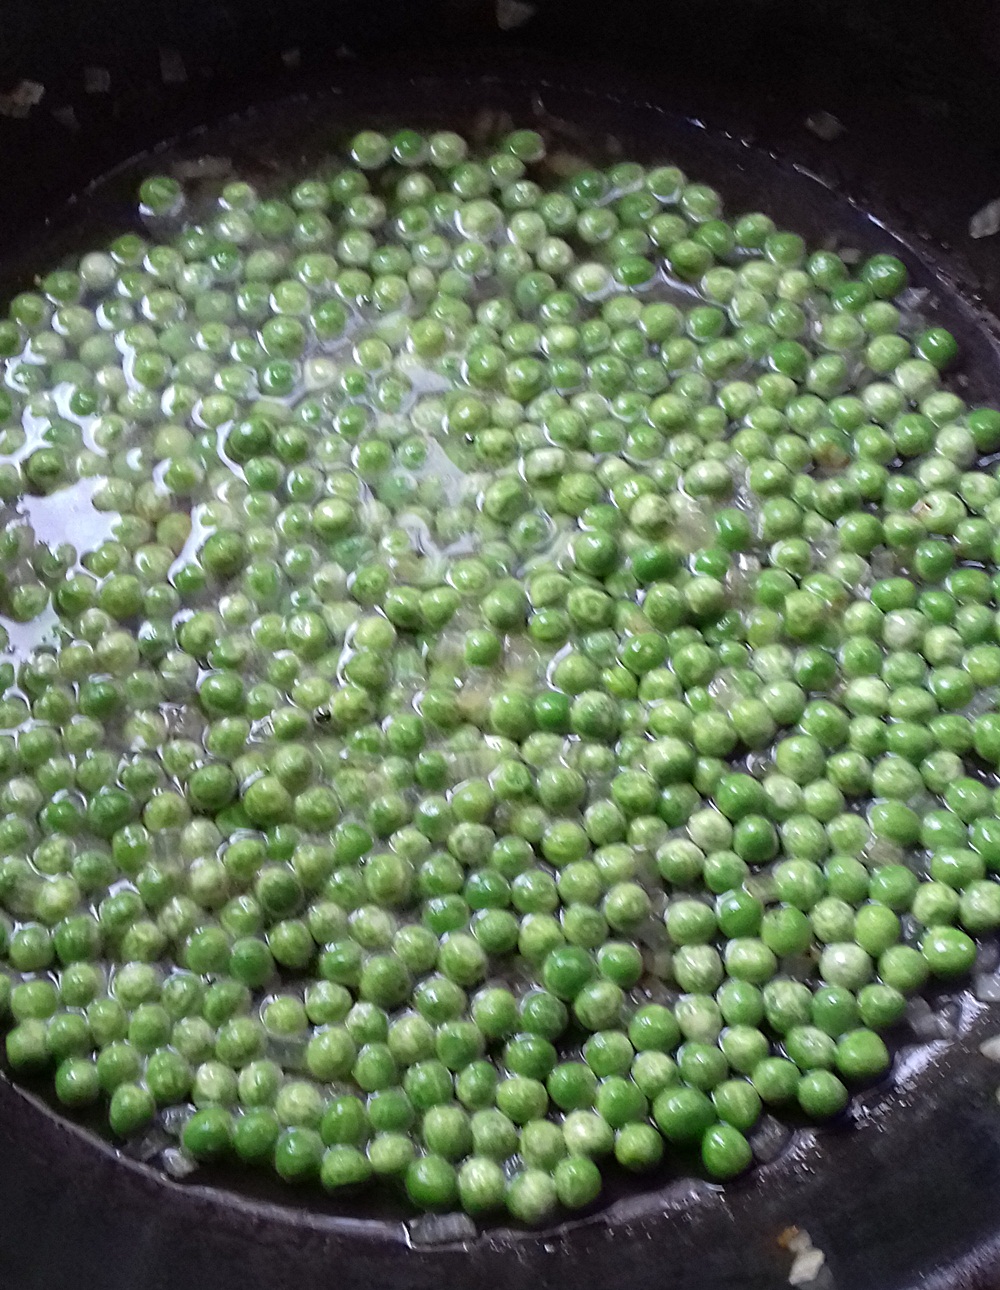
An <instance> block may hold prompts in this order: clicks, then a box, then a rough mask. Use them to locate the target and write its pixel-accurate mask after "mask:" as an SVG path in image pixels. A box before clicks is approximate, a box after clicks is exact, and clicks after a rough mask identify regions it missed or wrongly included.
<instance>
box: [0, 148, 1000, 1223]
mask: <svg viewBox="0 0 1000 1290" xmlns="http://www.w3.org/2000/svg"><path fill="white" fill-rule="evenodd" d="M140 202H141V211H142V213H143V215H144V217H145V218H146V220H147V221H148V225H149V227H150V229H151V230H152V231H153V233H154V234H155V235H156V236H157V237H158V238H159V240H158V241H156V242H150V241H149V240H148V239H147V238H146V237H143V236H140V235H138V234H136V233H129V234H125V235H123V236H122V237H119V238H118V239H116V240H115V241H114V242H113V243H112V244H111V246H110V247H109V249H108V250H107V251H98V252H93V253H90V254H87V255H84V256H83V257H82V258H81V259H80V260H79V263H78V264H77V265H76V266H75V267H74V268H71V269H63V270H57V271H55V272H53V273H51V274H49V275H48V276H47V277H46V278H44V279H43V280H42V281H41V282H40V283H39V289H38V291H37V292H30V293H25V294H23V295H21V296H18V297H16V298H15V299H14V300H13V301H12V303H11V307H10V310H9V316H8V319H7V321H5V322H0V359H2V362H3V368H2V370H3V383H2V384H0V455H2V461H0V500H2V501H3V502H4V504H5V505H6V507H7V508H8V509H7V522H6V524H5V526H4V528H3V531H2V533H0V550H2V552H3V561H2V567H3V573H4V577H3V581H2V584H0V597H2V606H3V611H4V613H5V615H6V616H7V619H8V623H9V625H10V640H9V641H4V644H5V645H8V644H9V645H10V649H9V651H8V654H7V657H6V660H5V661H4V662H3V663H2V664H0V682H2V685H3V697H2V698H0V727H2V729H3V730H4V731H5V732H7V733H4V734H2V735H0V780H2V787H0V855H2V858H0V904H2V906H3V909H4V910H5V911H6V915H5V919H4V922H3V925H2V930H0V939H2V948H3V951H4V957H5V960H6V963H7V969H8V970H7V972H6V973H4V974H2V975H0V1002H2V1004H3V1007H4V1010H5V1011H6V1012H7V1013H9V1016H10V1019H11V1022H12V1028H11V1029H10V1031H9V1033H8V1037H7V1057H8V1061H9V1063H10V1064H11V1066H12V1067H13V1068H14V1069H15V1070H18V1071H23V1072H31V1071H33V1070H43V1069H46V1068H51V1067H54V1068H55V1089H56V1095H57V1097H58V1098H59V1099H60V1101H61V1102H63V1103H64V1104H65V1105H67V1106H70V1107H85V1106H88V1105H90V1104H93V1103H95V1102H99V1101H103V1100H104V1099H107V1100H108V1105H109V1112H108V1113H109V1119H110V1124H111V1128H112V1130H113V1132H114V1133H115V1134H116V1135H118V1136H119V1137H122V1138H130V1137H132V1136H134V1135H136V1134H140V1133H142V1132H143V1130H144V1129H145V1128H146V1127H147V1126H148V1125H150V1124H151V1123H152V1122H153V1121H154V1119H155V1117H156V1116H157V1115H158V1114H161V1113H162V1112H163V1111H164V1109H166V1108H171V1107H174V1106H181V1107H185V1108H187V1114H186V1116H185V1119H184V1124H183V1129H182V1131H181V1144H182V1147H183V1149H184V1151H185V1152H187V1153H188V1154H189V1155H191V1156H192V1157H194V1158H195V1159H196V1160H210V1159H227V1158H232V1157H236V1158H237V1159H239V1160H242V1161H245V1162H249V1163H255V1164H269V1165H273V1166H274V1168H276V1169H277V1171H278V1173H279V1175H280V1176H281V1177H283V1178H285V1179H287V1180H289V1181H303V1182H305V1181H310V1180H314V1179H316V1178H318V1179H319V1180H320V1182H321V1183H322V1184H323V1185H324V1186H325V1187H327V1188H328V1189H330V1190H332V1191H337V1190H340V1189H343V1188H353V1187H356V1186H359V1185H360V1184H363V1183H365V1182H367V1181H368V1180H370V1179H372V1178H381V1179H384V1180H388V1181H394V1182H397V1183H399V1184H400V1185H401V1186H402V1188H403V1189H404V1191H405V1193H406V1195H407V1196H408V1197H409V1199H410V1200H411V1201H412V1202H413V1204H415V1205H416V1206H418V1207H420V1208H427V1209H447V1208H453V1207H455V1206H461V1207H462V1208H464V1209H465V1210H467V1211H468V1212H469V1213H472V1214H485V1213H489V1212H490V1211H493V1210H497V1209H503V1208H506V1209H507V1210H508V1211H509V1212H510V1213H511V1214H512V1215H513V1216H514V1217H516V1218H518V1219H520V1220H522V1221H526V1222H532V1223H537V1222H542V1221H544V1220H545V1219H546V1218H548V1217H549V1216H550V1215H551V1214H552V1212H553V1211H554V1210H555V1208H556V1207H557V1206H558V1205H562V1206H565V1207H568V1208H579V1207H583V1206H587V1205H589V1204H591V1203H592V1202H593V1201H594V1200H595V1199H596V1197H597V1196H598V1194H599V1191H600V1187H601V1168H600V1163H599V1162H601V1161H602V1160H604V1159H605V1158H613V1159H614V1160H616V1161H617V1163H618V1165H620V1166H621V1167H623V1168H624V1169H626V1170H630V1171H636V1172H642V1171H645V1170H649V1169H653V1168H655V1167H657V1166H658V1165H659V1164H660V1161H661V1159H662V1157H663V1155H664V1147H665V1144H670V1145H671V1146H673V1147H674V1148H675V1149H676V1151H677V1152H678V1153H679V1155H678V1159H679V1160H681V1161H683V1162H685V1167H686V1162H687V1161H689V1160H690V1155H689V1154H685V1153H689V1152H691V1151H692V1150H693V1151H695V1152H697V1153H700V1158H701V1162H702V1164H703V1166H704V1168H705V1169H706V1170H707V1172H708V1173H709V1175H710V1176H712V1177H715V1178H720V1179H722V1178H728V1177H732V1176H734V1175H736V1174H738V1173H740V1172H742V1170H744V1169H745V1168H746V1167H747V1166H748V1165H749V1164H750V1162H751V1159H752V1148H751V1145H750V1137H751V1135H752V1131H753V1128H754V1125H755V1124H756V1122H757V1120H758V1118H759V1116H760V1114H761V1111H762V1109H763V1108H764V1107H767V1108H775V1109H776V1110H779V1111H780V1110H781V1109H782V1108H792V1109H793V1111H794V1112H795V1113H796V1114H797V1113H804V1114H805V1115H806V1116H808V1117H810V1118H813V1119H820V1120H822V1119H827V1118H830V1117H832V1116H835V1115H837V1114H839V1113H840V1112H841V1111H843V1109H844V1107H845V1106H846V1105H847V1102H848V1098H849V1087H850V1086H851V1085H852V1084H854V1083H858V1082H862V1083H863V1082H865V1081H868V1080H871V1079H873V1078H876V1077H878V1076H879V1075H881V1074H882V1073H883V1072H884V1071H885V1070H886V1069H887V1068H888V1066H889V1062H890V1055H889V1050H888V1049H887V1047H886V1044H885V1042H884V1040H883V1039H882V1038H881V1037H880V1035H881V1032H884V1031H887V1030H889V1031H891V1030H892V1028H893V1027H895V1026H897V1025H899V1024H900V1023H901V1022H902V1021H903V1020H904V1017H905V1012H906V1005H907V998H908V997H909V996H911V995H913V994H914V993H915V992H918V991H920V990H921V989H922V988H923V987H924V985H925V983H926V982H927V981H928V979H929V978H931V977H937V978H943V979H946V980H947V979H953V978H956V977H960V976H961V975H962V974H964V973H966V972H967V971H968V970H969V969H970V967H971V966H972V965H973V962H974V959H975V954H976V945H975V940H974V938H975V937H976V936H977V935H981V934H987V933H990V932H992V931H994V930H995V929H996V928H997V927H998V926H1000V884H998V883H997V881H996V877H995V875H996V873H997V872H998V871H1000V825H998V824H997V821H996V817H997V814H998V810H997V808H998V805H1000V803H998V801H997V798H996V789H995V779H996V771H997V768H998V767H1000V718H998V717H997V716H996V714H995V712H994V711H993V708H994V706H995V704H994V703H993V701H992V696H993V695H994V694H995V693H996V687H997V686H998V685H1000V644H998V641H1000V631H998V622H1000V619H998V614H997V606H998V600H997V597H998V594H1000V582H998V575H997V574H996V572H995V570H996V560H997V548H996V540H995V538H994V533H995V531H996V525H997V522H998V520H1000V478H998V476H997V474H996V472H995V471H994V470H993V469H991V468H990V467H989V466H985V467H984V466H981V465H980V463H981V462H982V461H983V460H984V459H985V460H987V461H989V460H990V458H991V457H992V455H993V454H995V453H996V452H997V451H998V450H1000V414H998V413H996V412H994V411H992V410H990V409H984V408H979V409H969V408H968V407H966V405H965V404H964V403H963V401H962V400H961V399H960V398H959V397H958V396H957V395H955V394H953V393H951V392H949V391H947V390H945V389H943V388H942V387H941V384H940V375H939V373H940V371H941V370H943V369H944V368H946V367H947V366H948V365H949V364H950V363H951V362H952V361H953V359H954V358H955V354H956V346H955V342H954V340H953V338H952V337H951V336H950V335H949V334H948V333H947V332H946V331H944V330H943V329H941V328H930V329H927V328H924V327H922V326H921V325H919V324H918V323H917V322H915V321H914V319H913V317H912V315H911V313H910V312H909V311H908V310H907V309H906V308H904V307H901V306H900V305H897V304H894V303H893V300H894V299H896V298H897V297H899V296H900V294H901V293H903V292H904V290H905V287H906V271H905V268H904V267H903V265H902V264H901V263H900V262H899V261H898V260H896V259H895V258H894V257H891V256H887V255H876V256H874V257H872V258H871V259H869V260H867V261H865V262H864V263H863V264H862V265H861V267H860V270H859V271H858V272H856V273H852V272H851V270H850V268H849V266H848V265H847V263H846V262H845V261H844V259H842V258H841V257H840V256H838V255H837V254H835V253H833V252H827V251H818V252H814V253H812V254H808V253H807V249H806V247H805V245H804V243H803V242H802V239H801V238H799V237H797V236H796V235H794V234H791V233H785V232H782V231H779V230H778V229H777V228H776V227H775V225H774V224H773V222H772V221H771V220H770V219H769V218H768V217H767V216H764V215H762V214H751V215H746V216H743V217H742V218H740V219H738V220H736V221H735V222H734V223H729V222H727V221H726V220H724V219H723V218H722V214H721V203H720V201H719V198H718V195H717V194H716V193H715V192H714V191H712V190H711V189H709V188H706V187H705V186H703V185H699V184H693V183H689V182H688V181H687V179H686V177H685V176H684V175H682V174H681V172H680V171H678V170H676V169H675V168H673V167H657V168H652V169H647V168H644V167H642V166H639V165H636V164H633V163H619V164H617V165H614V166H612V167H610V168H609V169H607V170H600V169H595V168H592V167H588V166H585V165H584V164H583V163H581V165H580V167H579V170H578V172H577V173H575V174H573V175H572V176H571V177H570V178H569V179H565V180H559V179H557V178H556V177H555V176H554V175H553V174H552V173H550V172H549V171H548V169H547V166H546V160H545V148H544V142H543V140H542V139H541V137H540V136H539V135H538V134H536V133H534V132H532V131H517V132H515V133H513V134H511V135H509V136H508V137H506V138H505V139H504V140H503V141H502V143H501V145H500V146H498V148H497V149H496V151H494V152H493V153H490V154H486V155H484V156H482V157H479V158H476V157H473V156H471V155H470V153H469V150H468V147H467V145H466V143H465V141H464V140H463V139H461V138H460V137H459V136H458V135H455V134H453V133H451V132H439V133H437V134H434V135H431V136H429V137H424V136H422V135H419V134H417V133H415V132H413V131H408V130H404V131H400V132H399V133H397V134H396V135H393V136H391V137H387V136H384V135H382V134H380V133H377V132H372V131H367V132H364V133H362V134H359V135H357V136H356V137H355V138H354V139H353V141H352V142H351V145H350V164H349V165H347V166H342V165H338V166H336V167H333V168H331V169H330V170H329V173H323V174H320V175H317V176H315V177H312V178H309V179H306V180H303V181H301V182H298V183H296V184H295V185H294V186H292V187H291V188H290V190H289V191H288V193H287V194H286V195H285V196H274V197H269V196H261V195H260V194H259V193H258V192H257V191H256V190H255V189H254V188H253V187H252V186H251V185H249V184H247V183H244V182H242V181H241V182H231V183H227V184H225V185H223V186H222V188H221V190H220V191H218V192H217V193H214V194H211V195H210V197H206V196H205V195H204V194H200V193H194V192H188V193H186V192H185V191H184V190H183V188H182V187H181V185H180V184H178V183H177V181H175V180H174V179H172V178H170V177H169V176H157V177H154V178H151V179H149V180H147V181H146V182H145V183H144V184H143V185H142V188H141V192H140ZM70 493H72V494H74V495H75V496H76V497H78V498H79V499H80V501H81V502H82V504H83V510H84V513H85V514H86V518H87V523H88V525H89V526H90V529H91V530H92V531H93V532H94V533H96V534H98V537H96V538H95V539H94V541H93V542H88V541H81V542H80V543H79V544H78V545H74V544H72V543H71V542H70V541H68V540H67V541H65V542H62V543H49V542H47V541H43V540H41V539H40V538H39V537H38V536H37V534H36V531H35V529H34V528H33V524H32V517H33V516H36V517H37V516H38V515H39V514H41V511H42V508H44V504H45V500H46V499H47V498H49V497H52V498H55V499H59V498H62V497H64V496H68V495H69V494H70ZM65 536H66V538H67V539H69V538H71V537H72V536H73V535H72V534H70V533H67V534H66V535H65ZM31 623H35V624H36V625H37V626H38V627H39V629H40V631H41V635H40V637H39V641H40V643H36V644H33V646H32V647H31V648H25V649H19V648H18V646H17V642H18V641H19V640H22V639H24V638H23V637H22V636H18V635H17V631H16V630H15V626H16V627H17V628H20V627H21V625H24V624H31ZM33 640H34V638H33Z"/></svg>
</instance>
